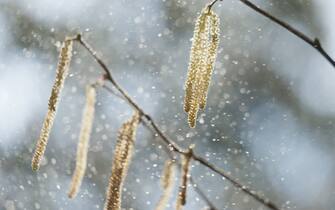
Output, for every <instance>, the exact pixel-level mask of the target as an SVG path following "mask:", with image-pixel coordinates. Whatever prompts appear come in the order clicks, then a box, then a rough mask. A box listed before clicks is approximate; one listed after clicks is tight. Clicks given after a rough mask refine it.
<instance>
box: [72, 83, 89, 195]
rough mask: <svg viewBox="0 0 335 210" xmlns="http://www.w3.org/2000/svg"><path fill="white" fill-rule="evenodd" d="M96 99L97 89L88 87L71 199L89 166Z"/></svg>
mask: <svg viewBox="0 0 335 210" xmlns="http://www.w3.org/2000/svg"><path fill="white" fill-rule="evenodd" d="M95 99H96V91H95V88H94V87H93V86H92V85H89V86H87V87H86V105H85V108H84V111H83V117H82V123H81V130H80V134H79V142H78V146H77V159H76V168H75V170H74V173H73V176H72V181H71V184H70V190H69V193H68V196H69V198H74V197H75V196H76V195H77V193H78V191H79V188H80V185H81V182H82V180H83V178H84V175H85V170H86V165H87V151H88V145H89V139H90V135H91V131H92V125H93V119H94V110H95Z"/></svg>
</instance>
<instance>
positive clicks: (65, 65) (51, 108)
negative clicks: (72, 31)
mask: <svg viewBox="0 0 335 210" xmlns="http://www.w3.org/2000/svg"><path fill="white" fill-rule="evenodd" d="M72 45H73V41H72V40H65V41H64V43H63V45H62V48H61V51H60V54H59V61H58V65H57V72H56V79H55V82H54V85H53V87H52V91H51V96H50V98H49V104H48V112H47V115H46V117H45V119H44V123H43V126H42V129H41V134H40V137H39V139H38V141H37V144H36V149H35V153H34V156H33V159H32V163H31V167H32V169H33V170H34V171H37V170H38V169H39V167H40V162H41V160H42V157H43V154H44V152H45V149H46V146H47V143H48V138H49V135H50V130H51V127H52V125H53V122H54V119H55V114H56V109H57V104H58V101H59V96H60V94H61V91H62V89H63V86H64V81H65V78H66V76H67V74H68V71H69V66H70V61H71V57H72Z"/></svg>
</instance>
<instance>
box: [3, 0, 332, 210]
mask: <svg viewBox="0 0 335 210" xmlns="http://www.w3.org/2000/svg"><path fill="white" fill-rule="evenodd" d="M253 2H254V3H257V4H258V5H260V6H261V7H262V8H264V9H266V10H267V11H269V12H271V13H272V14H274V15H275V16H277V17H280V18H281V19H283V20H285V21H287V22H288V23H290V24H292V25H294V26H295V27H296V28H298V29H299V30H301V31H303V32H304V33H306V34H307V35H309V36H311V37H319V38H320V40H322V44H323V46H324V48H325V49H326V50H327V51H328V52H329V53H330V55H332V56H333V57H335V39H334V37H335V28H334V27H333V26H334V24H333V23H334V21H335V13H334V11H335V9H334V8H335V2H334V1H329V0H281V1H276V0H266V1H265V0H254V1H253ZM206 3H207V1H205V0H201V1H200V0H191V1H186V0H142V1H130V0H120V1H102V0H87V1H80V0H72V1H70V0H58V1H52V0H36V1H23V0H0V209H1V210H2V209H6V210H14V209H28V210H30V209H43V210H48V209H50V210H53V209H64V210H66V209H102V207H103V203H104V197H105V190H106V186H107V182H108V177H109V175H110V171H111V162H112V157H113V148H114V142H115V140H116V135H117V129H118V128H119V127H120V126H121V124H122V122H123V121H124V120H126V119H127V118H129V116H130V115H131V113H132V110H131V109H130V107H129V106H128V105H127V104H125V103H123V102H122V101H120V100H119V99H118V98H116V97H115V96H113V95H110V94H109V93H108V92H106V91H105V90H103V89H101V90H99V91H98V102H97V110H96V118H95V122H94V129H93V133H92V138H91V142H90V149H89V154H88V168H87V172H86V176H85V179H84V182H83V185H82V187H81V191H80V193H79V195H78V197H77V198H76V199H74V200H69V199H68V198H67V190H68V187H69V183H70V180H71V174H72V171H73V169H74V166H75V162H74V161H75V154H76V144H77V139H78V133H79V129H80V121H81V114H82V109H83V106H84V102H85V96H84V94H85V93H84V92H85V88H84V87H85V85H86V84H88V83H90V82H93V81H95V80H96V79H97V78H99V77H100V76H101V73H102V71H101V69H100V68H99V66H98V65H97V64H96V63H95V62H94V61H93V60H92V58H91V57H90V56H89V55H88V54H87V52H86V51H85V50H84V49H83V48H82V47H80V46H79V45H77V44H76V45H75V48H74V49H75V53H74V56H73V60H72V63H71V69H70V75H69V77H68V78H67V80H66V82H65V88H64V91H63V94H62V100H61V102H60V104H59V110H58V113H57V117H56V121H55V124H54V127H53V130H52V132H51V137H50V141H49V144H48V147H47V150H46V153H45V157H46V158H45V160H44V162H43V166H42V167H41V169H40V171H39V172H37V173H33V172H32V171H31V168H30V161H31V157H32V152H33V150H34V146H35V142H36V140H37V138H38V136H39V132H40V128H41V125H42V122H43V119H44V115H45V113H46V110H47V101H48V97H49V94H50V90H51V87H52V83H53V80H54V76H55V69H56V64H57V58H58V51H57V46H58V45H59V43H60V41H62V40H63V39H64V37H65V36H66V35H74V34H76V33H77V32H83V33H84V37H85V38H86V39H87V41H88V42H89V43H91V45H92V46H93V47H94V48H95V49H96V50H97V51H98V52H99V53H100V54H101V55H102V57H103V59H104V60H105V61H106V62H107V63H108V66H109V67H110V68H111V69H112V71H113V75H114V76H115V78H116V79H117V81H119V82H120V84H121V85H122V87H124V88H125V89H126V90H127V91H128V92H129V94H130V95H131V96H132V97H133V98H134V99H135V100H136V101H137V102H138V103H139V104H140V105H141V106H142V107H143V109H144V110H145V111H146V112H148V113H149V114H150V115H152V116H153V118H154V119H155V120H156V121H157V123H158V124H159V125H160V126H161V128H162V129H163V130H164V132H165V133H166V134H168V135H169V136H170V137H171V138H172V139H174V140H175V141H176V142H178V143H179V144H180V145H183V146H187V145H189V144H191V143H194V144H196V149H195V150H196V152H197V153H198V154H200V155H201V156H203V157H205V158H207V159H208V160H210V161H211V162H212V163H214V164H216V165H217V166H220V167H221V168H223V169H225V170H226V172H229V173H230V174H231V175H232V176H233V177H235V178H236V179H237V180H239V181H240V182H241V183H244V184H246V185H248V186H250V187H251V188H252V189H254V190H256V191H257V192H258V193H260V194H261V195H264V196H266V197H268V198H269V199H271V200H272V201H273V202H275V203H276V204H278V206H280V207H281V208H283V209H298V210H315V209H318V210H329V209H335V207H334V206H335V200H334V196H335V190H334V188H335V178H334V175H333V174H334V172H335V168H334V166H335V165H334V160H335V151H334V150H335V132H334V123H335V97H334V96H335V82H334V81H335V71H334V69H333V68H332V67H331V66H330V65H329V63H327V61H326V60H325V59H323V58H322V57H321V56H320V55H319V54H318V53H317V52H316V51H315V50H314V49H313V48H311V47H310V46H308V45H306V44H305V43H304V42H302V41H301V40H300V39H298V38H297V37H295V36H294V35H292V34H290V33H288V32H287V31H285V30H284V29H282V28H281V27H279V26H278V25H276V24H274V23H273V22H270V21H269V20H267V19H266V18H264V17H262V16H260V15H259V14H257V13H255V12H254V11H252V10H251V9H250V8H248V7H246V6H245V5H243V4H241V3H240V2H239V1H238V0H224V1H222V2H220V3H218V4H217V5H215V7H214V10H215V11H216V12H217V13H218V14H219V16H220V18H221V26H220V27H221V35H220V38H221V42H220V47H219V53H218V58H217V61H216V67H215V71H214V74H213V79H212V83H211V86H210V91H209V95H208V105H207V107H206V110H205V112H202V113H201V114H200V115H199V121H198V125H197V127H196V129H190V128H189V127H188V125H187V123H186V114H185V113H184V112H183V109H182V102H183V94H184V93H183V86H184V81H185V76H186V73H187V65H188V59H189V49H190V46H191V37H192V34H193V26H194V21H195V19H196V17H197V16H198V15H199V12H200V11H201V9H202V8H203V7H204V5H205V4H206ZM166 158H167V156H166V154H165V153H164V150H163V149H162V145H161V144H160V141H159V139H157V137H155V136H154V135H153V134H152V133H150V132H149V131H148V130H147V129H146V128H145V127H143V126H140V128H139V131H138V135H137V139H136V152H135V155H134V158H133V161H132V164H131V167H130V170H129V174H128V176H127V179H126V184H125V185H124V192H123V207H124V208H125V209H136V210H137V209H139V210H141V209H154V207H155V204H156V203H157V201H158V199H159V196H160V193H161V190H160V186H159V176H160V174H161V169H162V166H163V163H164V161H165V160H166ZM192 176H193V177H194V178H195V181H196V182H197V183H198V184H199V186H200V187H201V188H202V189H204V192H205V193H206V194H207V196H208V197H209V198H210V199H211V200H212V201H213V203H214V204H215V205H216V206H217V207H218V209H220V210H221V209H227V210H240V209H253V210H260V209H266V208H265V207H263V206H261V205H260V204H259V203H257V202H255V201H254V200H253V199H252V198H250V197H248V196H247V195H245V194H244V193H241V192H240V191H239V190H236V189H235V188H234V187H233V186H232V185H231V184H230V183H228V182H227V181H225V180H224V179H223V178H221V177H219V176H217V174H214V173H213V172H212V171H209V170H207V169H206V168H204V167H202V166H199V164H197V163H193V167H192ZM177 182H178V181H177ZM175 190H177V187H176V188H175ZM175 192H176V191H175ZM188 193H189V194H188V200H187V201H188V202H187V205H186V207H185V208H184V209H185V210H187V209H188V210H191V209H192V210H193V209H203V208H205V207H206V204H205V203H204V202H203V201H202V200H201V199H199V196H198V195H197V194H196V193H195V192H194V190H193V188H192V187H189V190H188ZM175 194H176V193H175ZM170 204H171V206H170V207H169V208H167V209H174V205H175V196H173V197H172V198H171V200H170Z"/></svg>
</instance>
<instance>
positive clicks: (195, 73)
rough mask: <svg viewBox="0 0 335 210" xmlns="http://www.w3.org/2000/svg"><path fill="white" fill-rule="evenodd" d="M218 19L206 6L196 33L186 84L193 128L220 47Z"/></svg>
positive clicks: (205, 94) (196, 26) (186, 107)
mask: <svg viewBox="0 0 335 210" xmlns="http://www.w3.org/2000/svg"><path fill="white" fill-rule="evenodd" d="M219 30H220V29H219V17H218V15H217V14H215V13H214V12H213V11H212V10H209V8H208V7H205V8H204V9H203V10H202V12H201V14H200V16H199V17H198V19H197V21H196V24H195V28H194V34H193V41H192V47H191V52H190V62H189V66H188V75H187V80H186V83H185V98H184V110H185V112H187V113H188V123H189V125H190V127H192V128H193V127H195V124H196V119H197V114H198V110H199V108H201V109H204V108H205V105H206V98H207V92H208V87H209V83H210V79H211V75H212V71H213V68H214V63H215V59H216V54H217V50H218V45H219V33H220V31H219Z"/></svg>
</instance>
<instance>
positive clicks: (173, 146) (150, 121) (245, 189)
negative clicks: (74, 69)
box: [72, 34, 279, 210]
mask: <svg viewBox="0 0 335 210" xmlns="http://www.w3.org/2000/svg"><path fill="white" fill-rule="evenodd" d="M72 39H73V40H75V41H78V42H79V43H80V44H81V45H82V46H83V47H84V48H85V49H86V50H87V51H88V52H89V53H90V54H91V55H92V57H93V58H94V60H95V61H96V62H97V63H98V64H99V65H100V67H101V68H102V69H103V71H104V72H105V79H106V80H107V81H109V82H111V84H112V85H113V86H114V87H115V89H116V90H117V91H118V92H119V93H120V94H121V95H122V97H123V98H124V100H125V101H126V102H127V103H128V104H129V105H130V106H132V107H133V108H134V109H135V110H137V111H138V112H139V114H140V115H141V122H142V123H143V122H144V120H145V121H146V123H145V124H147V125H150V127H152V130H153V132H155V133H156V134H157V135H158V136H159V137H160V139H161V140H163V142H164V143H165V144H166V145H167V146H168V147H169V149H170V150H171V151H173V152H177V153H180V154H183V155H186V154H188V152H187V150H185V149H183V148H181V147H180V146H179V145H178V144H176V142H175V141H173V140H171V139H170V138H169V137H168V136H167V135H165V134H164V133H163V131H162V130H161V129H160V128H159V126H158V125H157V124H156V123H155V121H154V120H153V119H152V117H151V116H150V115H149V114H147V113H146V112H144V110H143V109H142V108H141V107H140V106H139V105H138V104H137V103H136V102H135V101H134V100H133V99H132V98H131V97H130V96H129V95H128V94H127V93H126V91H124V90H123V88H121V86H120V85H119V84H118V83H117V82H116V80H115V79H114V78H113V76H112V73H111V71H110V70H109V68H108V67H107V65H106V64H105V63H104V62H103V61H102V59H101V58H99V56H98V55H97V53H96V51H94V50H93V49H92V47H91V46H90V45H89V44H88V43H87V42H86V41H85V40H84V39H83V38H82V36H81V35H80V34H78V35H77V36H76V37H73V38H72ZM143 118H144V120H143ZM192 158H193V159H194V160H195V161H198V162H199V163H200V164H202V165H204V166H205V167H207V168H209V169H210V170H212V171H214V172H216V173H217V174H219V175H221V176H223V177H224V178H225V179H227V180H228V181H229V182H231V183H232V184H233V185H234V186H235V187H236V188H238V189H240V190H242V191H243V192H245V193H246V194H248V195H250V196H251V197H252V198H254V199H255V200H256V201H258V202H260V203H261V204H263V205H264V206H266V207H268V208H269V209H272V210H279V208H278V207H277V206H276V205H275V204H273V203H272V202H270V201H269V200H267V199H265V198H263V197H261V196H260V195H258V194H256V193H255V192H254V191H252V190H250V189H249V188H248V187H246V186H245V185H242V184H240V183H239V182H238V181H236V180H235V179H234V178H233V177H231V176H229V175H228V174H227V173H225V172H224V171H223V170H222V169H220V168H218V167H217V166H215V165H214V164H211V163H210V162H208V161H207V160H205V159H204V158H202V157H200V156H198V155H196V154H194V153H192Z"/></svg>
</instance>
